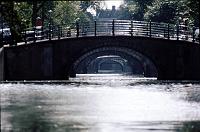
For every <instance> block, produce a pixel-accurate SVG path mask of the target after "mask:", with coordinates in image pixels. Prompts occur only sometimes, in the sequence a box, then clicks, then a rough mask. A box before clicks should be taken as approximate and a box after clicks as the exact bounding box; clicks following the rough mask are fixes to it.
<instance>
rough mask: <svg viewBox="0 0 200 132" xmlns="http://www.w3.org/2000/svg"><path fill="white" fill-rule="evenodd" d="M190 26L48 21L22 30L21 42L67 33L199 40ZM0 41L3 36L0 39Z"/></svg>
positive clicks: (77, 35) (144, 22)
mask: <svg viewBox="0 0 200 132" xmlns="http://www.w3.org/2000/svg"><path fill="white" fill-rule="evenodd" d="M195 30H196V28H195V27H193V26H185V25H180V24H177V25H174V24H168V23H157V22H151V21H150V22H146V21H131V20H106V21H93V22H87V23H78V22H76V23H72V24H71V25H70V26H66V25H49V26H48V27H34V28H29V29H26V30H25V31H24V32H22V34H21V36H22V38H23V39H22V42H24V43H25V44H26V43H32V42H37V41H41V40H53V39H61V38H71V37H87V36H145V37H152V38H165V39H170V40H185V41H192V42H199V36H198V37H196V36H195ZM1 41H2V42H3V40H1Z"/></svg>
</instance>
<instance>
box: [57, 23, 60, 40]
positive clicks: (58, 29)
mask: <svg viewBox="0 0 200 132" xmlns="http://www.w3.org/2000/svg"><path fill="white" fill-rule="evenodd" d="M57 28H58V39H60V25H58V27H57Z"/></svg>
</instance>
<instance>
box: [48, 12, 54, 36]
mask: <svg viewBox="0 0 200 132" xmlns="http://www.w3.org/2000/svg"><path fill="white" fill-rule="evenodd" d="M48 12H49V40H51V37H52V18H51V15H52V12H53V11H52V10H49V11H48Z"/></svg>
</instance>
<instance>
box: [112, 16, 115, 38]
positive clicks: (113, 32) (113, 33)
mask: <svg viewBox="0 0 200 132" xmlns="http://www.w3.org/2000/svg"><path fill="white" fill-rule="evenodd" d="M112 36H115V20H114V19H113V21H112Z"/></svg>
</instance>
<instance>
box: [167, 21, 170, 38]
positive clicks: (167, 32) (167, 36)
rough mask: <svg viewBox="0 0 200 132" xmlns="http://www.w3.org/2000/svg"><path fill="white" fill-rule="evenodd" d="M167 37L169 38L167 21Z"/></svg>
mask: <svg viewBox="0 0 200 132" xmlns="http://www.w3.org/2000/svg"><path fill="white" fill-rule="evenodd" d="M167 38H168V39H169V38H170V36H169V23H168V24H167Z"/></svg>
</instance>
